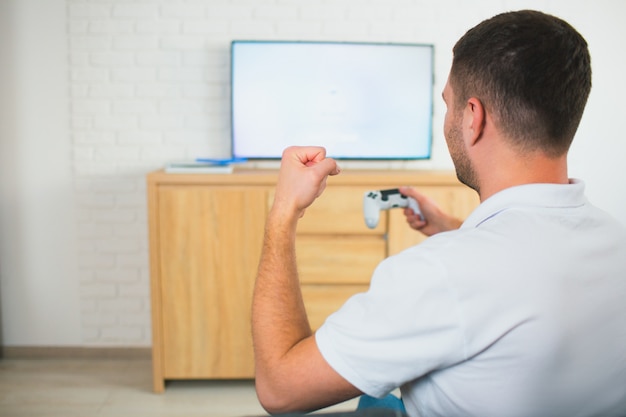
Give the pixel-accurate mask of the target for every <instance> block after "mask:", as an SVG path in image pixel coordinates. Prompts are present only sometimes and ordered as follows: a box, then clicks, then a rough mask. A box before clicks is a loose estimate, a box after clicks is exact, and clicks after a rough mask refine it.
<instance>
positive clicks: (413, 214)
mask: <svg viewBox="0 0 626 417" xmlns="http://www.w3.org/2000/svg"><path fill="white" fill-rule="evenodd" d="M396 207H401V208H404V215H405V217H406V221H407V223H408V224H409V226H410V227H411V228H412V229H415V230H418V231H420V232H421V233H423V234H425V235H426V236H432V235H434V234H437V233H440V232H445V231H448V230H454V229H458V228H459V227H460V226H461V223H462V221H461V220H459V219H457V218H456V217H453V216H450V215H448V214H446V213H444V212H443V211H442V210H441V209H440V208H439V206H438V205H437V203H436V202H435V201H434V200H432V199H431V198H429V197H427V196H425V195H424V194H422V193H420V192H418V191H417V190H415V189H414V188H412V187H399V188H394V189H390V190H379V191H368V192H366V193H365V195H364V196H363V214H364V217H365V223H366V224H367V226H368V227H370V228H374V227H376V225H377V224H378V218H379V216H380V210H387V209H390V208H396Z"/></svg>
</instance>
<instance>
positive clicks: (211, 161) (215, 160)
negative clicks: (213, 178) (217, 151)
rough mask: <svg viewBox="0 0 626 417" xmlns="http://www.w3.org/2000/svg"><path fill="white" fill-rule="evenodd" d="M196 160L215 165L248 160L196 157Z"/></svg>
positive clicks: (246, 160)
mask: <svg viewBox="0 0 626 417" xmlns="http://www.w3.org/2000/svg"><path fill="white" fill-rule="evenodd" d="M196 162H201V163H205V164H215V165H230V164H240V163H243V162H248V159H246V158H196Z"/></svg>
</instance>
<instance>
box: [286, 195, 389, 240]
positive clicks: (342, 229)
mask: <svg viewBox="0 0 626 417" xmlns="http://www.w3.org/2000/svg"><path fill="white" fill-rule="evenodd" d="M368 190H370V188H364V187H342V186H335V187H332V188H330V187H329V188H326V190H325V191H324V193H323V194H322V195H321V196H320V197H319V198H318V199H317V200H315V202H313V204H312V205H311V206H310V207H309V208H307V210H306V212H305V213H304V217H302V218H301V219H300V220H299V222H298V233H300V234H334V235H338V234H368V235H372V234H373V235H376V234H378V235H382V234H384V233H385V232H386V227H387V212H386V211H382V212H381V213H380V221H379V222H378V226H377V227H376V228H375V229H370V228H368V227H367V226H366V225H365V220H364V218H363V194H365V192H366V191H368Z"/></svg>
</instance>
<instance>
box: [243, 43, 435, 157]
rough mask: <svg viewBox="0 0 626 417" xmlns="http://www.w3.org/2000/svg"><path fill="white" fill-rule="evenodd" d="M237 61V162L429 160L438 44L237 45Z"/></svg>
mask: <svg viewBox="0 0 626 417" xmlns="http://www.w3.org/2000/svg"><path fill="white" fill-rule="evenodd" d="M231 59H232V61H231V71H232V77H231V99H232V102H231V105H232V109H231V110H232V114H231V121H232V125H231V132H232V152H233V156H234V157H236V158H251V159H275V158H280V157H281V154H282V152H283V150H284V149H285V148H286V147H288V146H292V145H316V146H324V147H326V149H327V153H328V155H329V156H332V157H335V158H340V159H427V158H430V155H431V143H432V102H433V46H432V45H419V44H382V43H380V44H379V43H343V42H342V43H340V42H285V41H233V42H232V45H231Z"/></svg>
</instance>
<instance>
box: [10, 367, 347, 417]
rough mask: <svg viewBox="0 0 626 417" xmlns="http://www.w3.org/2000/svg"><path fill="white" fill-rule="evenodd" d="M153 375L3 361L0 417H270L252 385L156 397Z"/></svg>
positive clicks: (175, 386)
mask: <svg viewBox="0 0 626 417" xmlns="http://www.w3.org/2000/svg"><path fill="white" fill-rule="evenodd" d="M151 372H152V371H151V364H150V361H149V360H145V359H133V360H117V359H115V360H114V359H106V360H104V359H103V360H97V359H95V360H94V359H77V360H69V359H63V360H50V359H0V417H26V416H28V417H57V416H58V417H74V416H80V417H91V416H97V417H126V416H128V417H130V416H132V417H142V416H146V417H173V416H176V417H178V416H180V417H245V416H263V415H266V414H265V412H264V411H263V409H262V408H261V406H260V405H259V403H258V401H257V398H256V395H255V393H254V385H253V382H252V381H172V382H169V383H168V385H167V387H166V390H165V393H163V394H155V393H153V392H152V391H151V390H152V379H151V378H152V376H151ZM355 407H356V400H352V401H348V402H346V403H343V404H340V405H337V406H335V407H332V408H331V409H326V410H324V411H331V410H332V411H338V410H354V408H355Z"/></svg>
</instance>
